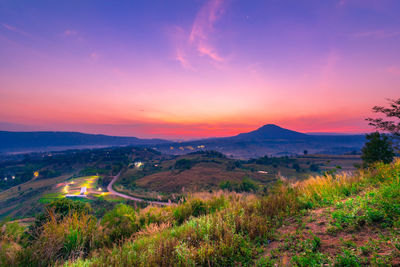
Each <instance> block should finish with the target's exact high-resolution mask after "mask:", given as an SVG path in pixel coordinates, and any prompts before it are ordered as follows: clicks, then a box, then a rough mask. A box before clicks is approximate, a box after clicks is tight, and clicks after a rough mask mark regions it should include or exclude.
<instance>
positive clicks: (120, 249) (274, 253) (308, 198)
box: [0, 160, 400, 266]
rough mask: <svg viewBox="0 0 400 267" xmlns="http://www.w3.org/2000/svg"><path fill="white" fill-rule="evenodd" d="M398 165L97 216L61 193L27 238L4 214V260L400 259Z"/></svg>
mask: <svg viewBox="0 0 400 267" xmlns="http://www.w3.org/2000/svg"><path fill="white" fill-rule="evenodd" d="M399 173H400V161H399V160H397V161H396V162H394V163H393V164H388V165H385V164H377V165H375V166H374V167H373V168H370V169H369V170H360V171H359V172H356V173H354V174H352V175H349V174H336V175H326V176H315V177H310V178H309V179H307V180H304V181H301V182H296V183H290V182H287V181H284V180H282V181H280V182H277V183H276V184H275V185H274V186H273V187H272V188H270V189H269V190H268V192H267V193H266V194H265V195H254V194H238V193H229V192H226V191H225V192H222V191H219V192H214V193H197V194H192V195H189V196H187V197H186V200H185V201H183V202H181V203H179V204H174V205H170V206H166V207H147V208H145V209H139V210H135V209H134V208H132V207H131V206H129V205H123V204H121V205H117V206H115V208H114V209H113V210H111V211H110V212H108V213H106V214H105V215H104V216H103V217H101V218H96V217H94V216H93V215H91V213H90V208H89V207H88V206H87V205H86V204H85V205H81V204H79V203H77V204H73V205H72V204H67V203H64V201H61V202H59V203H54V204H52V206H49V208H50V209H49V210H53V213H51V214H52V215H51V216H49V215H46V213H45V214H44V215H43V216H42V217H40V220H39V221H38V219H37V221H36V222H35V224H34V225H38V226H41V228H40V229H41V230H40V231H39V232H36V231H34V232H28V235H32V233H35V235H34V236H32V237H31V241H30V242H29V244H28V245H26V243H25V242H26V241H25V240H24V236H23V235H22V233H23V231H24V230H23V228H20V227H19V226H18V223H17V222H14V223H7V224H5V225H4V227H3V228H2V229H3V230H2V236H1V241H0V242H1V245H2V246H1V250H0V260H1V262H2V263H4V264H5V265H8V266H13V265H26V264H27V263H30V264H33V265H53V264H55V263H56V262H57V264H64V265H65V266H116V265H118V266H195V265H201V266H208V265H210V266H236V265H242V266H287V265H292V266H321V265H335V266H365V265H372V266H377V265H380V266H381V265H385V266H386V265H398V264H399V263H400V262H399V258H400V257H399V256H400V240H399V234H400V230H399V226H400V211H399V209H398V207H399V206H400V198H399V196H400V177H399ZM52 207H53V209H51V208H52ZM71 212H72V213H71ZM57 214H58V215H57ZM38 226H35V227H38ZM31 229H34V228H31ZM25 246H26V248H24V247H25Z"/></svg>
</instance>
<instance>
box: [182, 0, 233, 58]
mask: <svg viewBox="0 0 400 267" xmlns="http://www.w3.org/2000/svg"><path fill="white" fill-rule="evenodd" d="M224 7H225V5H224V1H223V0H210V1H209V2H207V3H206V4H205V5H204V6H203V7H202V8H201V10H200V11H199V12H198V13H197V15H196V19H195V21H194V23H193V26H192V30H191V32H190V36H189V42H190V43H191V44H193V45H195V46H196V47H197V51H198V52H199V53H200V55H202V56H208V57H209V58H211V59H212V60H215V61H223V60H224V59H223V57H222V56H220V55H219V54H218V52H217V51H216V49H215V48H214V47H213V46H212V44H211V41H210V35H211V34H212V33H213V32H215V29H214V24H215V22H216V21H217V20H218V19H219V18H220V17H221V16H222V14H223V13H224V11H225V9H224Z"/></svg>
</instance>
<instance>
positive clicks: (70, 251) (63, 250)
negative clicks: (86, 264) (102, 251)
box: [19, 212, 98, 266]
mask: <svg viewBox="0 0 400 267" xmlns="http://www.w3.org/2000/svg"><path fill="white" fill-rule="evenodd" d="M96 222H97V220H96V218H95V217H93V216H91V215H85V214H78V213H76V212H75V213H73V214H69V215H67V216H65V217H64V218H63V219H62V220H61V221H60V220H56V219H55V217H54V216H52V217H51V220H50V221H48V222H46V223H45V224H44V225H43V227H42V231H41V232H40V235H39V236H38V237H37V238H36V239H35V240H34V241H33V242H32V244H31V245H30V246H29V247H28V248H27V249H25V250H24V251H22V252H21V254H20V256H19V261H20V262H21V265H23V266H32V265H33V266H50V265H54V264H55V263H56V262H59V261H64V260H74V259H77V258H80V257H84V256H86V255H87V254H88V252H89V251H90V250H91V249H93V248H94V247H95V239H96V238H95V236H96V231H98V227H96Z"/></svg>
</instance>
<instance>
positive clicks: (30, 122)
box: [0, 0, 400, 139]
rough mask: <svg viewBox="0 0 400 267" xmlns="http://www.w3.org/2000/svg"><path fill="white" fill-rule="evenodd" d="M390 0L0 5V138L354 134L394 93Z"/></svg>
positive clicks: (399, 33) (395, 50)
mask: <svg viewBox="0 0 400 267" xmlns="http://www.w3.org/2000/svg"><path fill="white" fill-rule="evenodd" d="M399 14H400V1H398V0H324V1H322V0H318V1H313V0H302V1H299V0H292V1H287V0H252V1H247V0H242V1H240V0H193V1H190V0H167V1H166V0H158V1H156V0H148V1H103V0H92V1H91V0H85V1H81V0H68V1H63V0H59V1H41V0H38V1H30V0H29V1H28V0H26V1H23V0H21V1H15V0H9V1H6V0H0V130H13V131H31V130H52V131H80V132H87V133H102V134H111V135H121V136H137V137H147V138H155V137H157V138H167V139H190V138H200V137H212V136H230V135H235V134H238V133H241V132H247V131H251V130H254V129H256V128H258V127H260V126H262V125H264V124H270V123H273V124H277V125H279V126H281V127H285V128H289V129H292V130H296V131H301V132H343V133H364V132H368V131H371V128H370V127H369V126H368V124H367V122H366V121H365V118H366V117H369V116H371V108H372V107H373V106H374V105H385V103H387V98H398V97H400V96H399V93H400V16H399Z"/></svg>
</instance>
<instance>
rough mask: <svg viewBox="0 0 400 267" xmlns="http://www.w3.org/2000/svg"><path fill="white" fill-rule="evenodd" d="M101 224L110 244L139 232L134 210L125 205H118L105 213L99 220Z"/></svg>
mask: <svg viewBox="0 0 400 267" xmlns="http://www.w3.org/2000/svg"><path fill="white" fill-rule="evenodd" d="M101 224H102V225H103V226H104V229H105V235H106V236H107V237H108V238H109V241H110V242H111V243H114V242H117V241H122V240H123V239H125V238H128V237H130V236H131V235H133V234H134V233H136V232H137V231H138V230H139V225H138V224H137V222H136V214H135V210H134V209H133V208H132V207H131V206H128V205H125V204H118V205H116V206H115V207H114V208H113V209H112V210H111V211H109V212H107V213H106V214H105V215H104V217H103V219H102V220H101Z"/></svg>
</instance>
